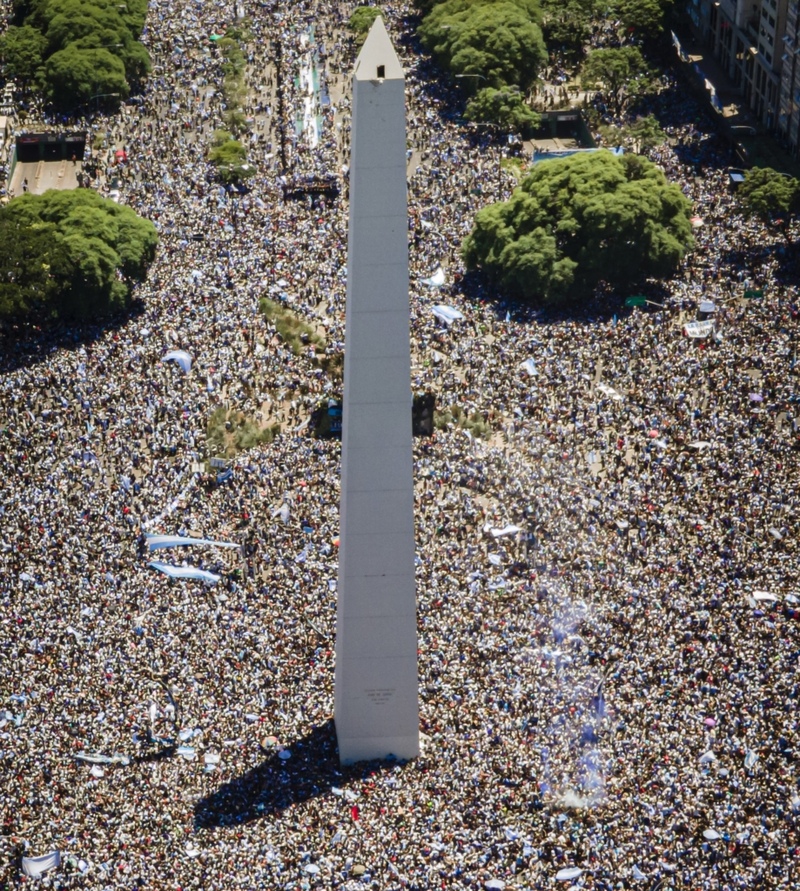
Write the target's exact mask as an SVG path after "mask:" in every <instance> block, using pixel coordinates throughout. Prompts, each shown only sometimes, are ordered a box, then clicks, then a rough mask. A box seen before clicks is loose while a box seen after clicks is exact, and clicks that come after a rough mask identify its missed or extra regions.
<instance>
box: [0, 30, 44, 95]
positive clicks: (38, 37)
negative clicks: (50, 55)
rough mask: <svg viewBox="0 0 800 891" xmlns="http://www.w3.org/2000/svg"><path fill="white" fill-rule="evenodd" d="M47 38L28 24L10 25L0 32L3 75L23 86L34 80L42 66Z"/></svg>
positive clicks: (0, 61) (0, 56) (0, 55)
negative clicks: (20, 25) (3, 31)
mask: <svg viewBox="0 0 800 891" xmlns="http://www.w3.org/2000/svg"><path fill="white" fill-rule="evenodd" d="M46 45H47V40H46V39H45V37H44V35H43V34H42V33H41V32H39V31H37V30H36V28H31V27H30V25H23V26H22V27H17V26H16V25H11V27H9V28H8V30H6V31H5V33H3V34H0V65H2V71H3V76H4V77H5V78H7V79H9V80H19V81H20V83H21V84H22V85H23V86H24V85H27V84H29V83H30V82H31V81H33V80H34V78H35V77H36V75H37V73H38V72H39V69H40V68H41V67H42V61H43V56H44V51H45V47H46Z"/></svg>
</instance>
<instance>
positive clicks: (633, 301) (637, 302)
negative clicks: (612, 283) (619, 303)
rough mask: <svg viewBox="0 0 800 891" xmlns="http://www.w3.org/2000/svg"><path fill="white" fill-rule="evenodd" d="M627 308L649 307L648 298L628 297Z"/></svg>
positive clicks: (639, 296)
mask: <svg viewBox="0 0 800 891" xmlns="http://www.w3.org/2000/svg"><path fill="white" fill-rule="evenodd" d="M625 306H647V298H646V297H642V296H641V295H638V296H636V297H628V298H626V300H625Z"/></svg>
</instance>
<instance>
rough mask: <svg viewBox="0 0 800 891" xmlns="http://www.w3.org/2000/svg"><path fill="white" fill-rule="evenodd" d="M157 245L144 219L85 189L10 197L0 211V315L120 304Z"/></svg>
mask: <svg viewBox="0 0 800 891" xmlns="http://www.w3.org/2000/svg"><path fill="white" fill-rule="evenodd" d="M157 243H158V235H157V233H156V229H155V226H153V224H152V223H151V222H150V221H149V220H144V219H142V218H140V217H139V216H137V215H136V213H135V212H134V211H133V210H131V209H130V208H129V207H125V206H121V205H118V204H115V203H114V202H113V201H110V200H109V199H107V198H102V197H101V196H100V195H98V194H97V192H95V191H93V190H91V189H75V190H72V191H57V190H50V191H48V192H45V193H44V194H43V195H31V194H26V195H22V196H20V197H19V198H15V199H14V200H13V201H11V202H9V203H8V204H7V205H6V206H5V207H2V208H0V317H3V316H5V317H12V316H26V315H32V314H34V313H35V314H37V315H38V316H39V317H41V318H47V317H53V318H82V319H87V318H93V317H98V316H104V315H108V314H110V313H112V312H115V311H118V310H120V309H123V308H124V307H125V306H126V305H127V304H128V302H129V300H130V295H131V289H132V287H133V284H134V283H135V282H136V281H141V280H142V279H143V278H144V276H145V274H146V272H147V267H148V266H149V264H150V262H151V261H152V260H153V258H154V256H155V250H156V245H157Z"/></svg>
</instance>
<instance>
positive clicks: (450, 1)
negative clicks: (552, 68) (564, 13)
mask: <svg viewBox="0 0 800 891" xmlns="http://www.w3.org/2000/svg"><path fill="white" fill-rule="evenodd" d="M539 19H540V15H539V6H538V0H496V2H491V0H445V2H444V3H440V4H437V5H436V6H434V7H433V9H432V10H431V12H430V13H429V14H428V15H427V16H426V17H425V19H424V20H423V22H422V24H421V25H420V27H419V35H420V38H421V39H422V42H423V44H424V45H425V46H426V47H427V48H428V49H429V50H430V51H431V52H432V53H433V54H434V55H435V56H436V57H437V59H438V60H439V63H440V64H441V65H442V66H443V67H445V68H447V69H448V70H449V71H450V72H451V73H452V74H456V75H457V74H480V75H481V76H482V77H484V78H485V79H486V81H487V82H488V83H489V85H490V86H493V87H495V88H500V87H503V86H507V85H509V84H518V85H519V86H520V87H522V88H523V89H527V88H528V87H530V86H531V85H532V84H533V82H534V81H535V80H536V77H537V75H538V73H539V69H540V68H541V67H542V65H543V64H544V62H545V60H546V59H547V49H546V47H545V44H544V39H543V38H542V30H541V28H540V27H539V24H538V22H539Z"/></svg>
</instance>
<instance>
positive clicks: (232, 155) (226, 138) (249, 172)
mask: <svg viewBox="0 0 800 891" xmlns="http://www.w3.org/2000/svg"><path fill="white" fill-rule="evenodd" d="M208 161H209V163H210V164H213V165H214V167H215V168H216V170H217V176H219V178H220V180H221V181H222V182H224V183H239V182H242V180H245V179H248V178H249V177H251V176H254V175H255V172H256V169H255V167H254V166H253V165H252V164H248V163H247V148H246V146H245V145H244V143H242V142H239V140H238V139H234V138H233V135H232V134H231V133H229V132H228V131H227V130H215V131H214V134H213V137H212V140H211V148H210V149H209V152H208Z"/></svg>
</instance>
